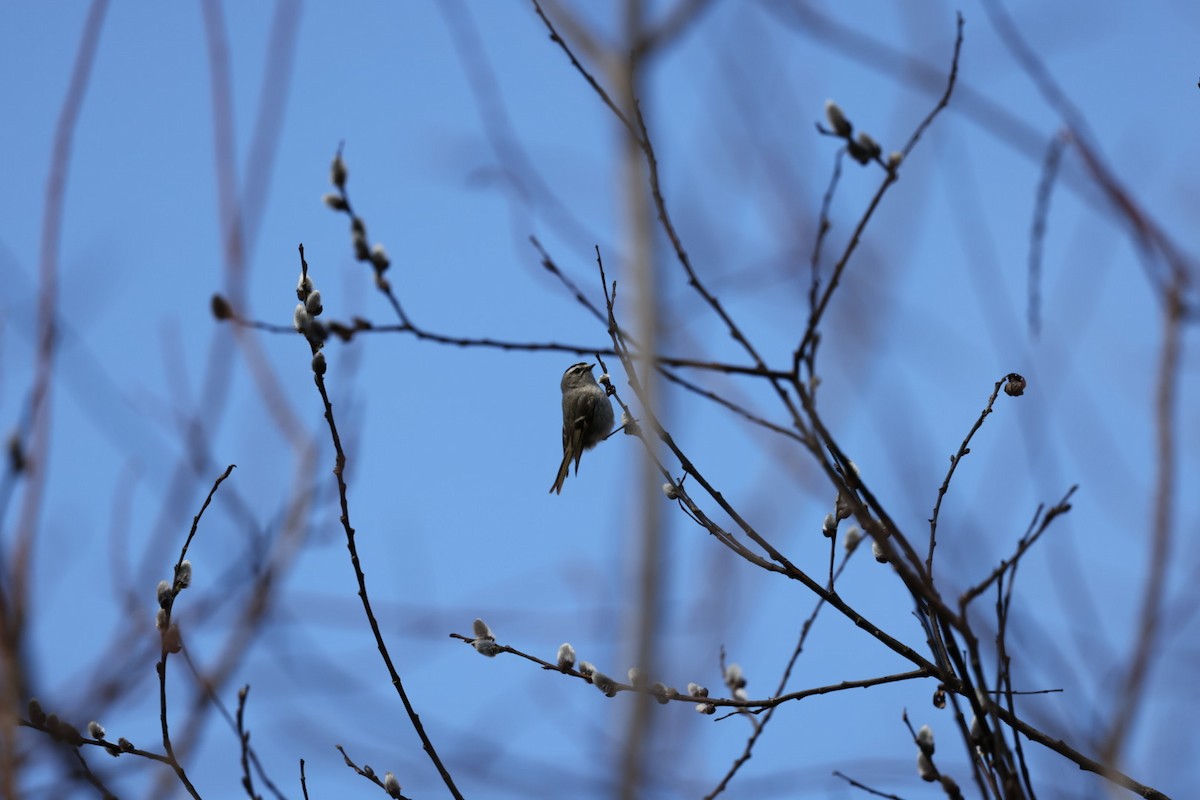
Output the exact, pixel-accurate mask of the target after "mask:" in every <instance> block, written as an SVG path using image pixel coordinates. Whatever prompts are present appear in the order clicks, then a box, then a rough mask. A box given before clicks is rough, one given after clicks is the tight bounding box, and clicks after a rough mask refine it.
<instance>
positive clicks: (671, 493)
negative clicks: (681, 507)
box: [662, 483, 679, 500]
mask: <svg viewBox="0 0 1200 800" xmlns="http://www.w3.org/2000/svg"><path fill="white" fill-rule="evenodd" d="M662 493H663V494H664V495H666V496H667V499H668V500H678V499H679V490H678V489H677V488H675V484H673V483H664V484H663V485H662Z"/></svg>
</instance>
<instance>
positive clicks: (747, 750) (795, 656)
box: [704, 550, 854, 800]
mask: <svg viewBox="0 0 1200 800" xmlns="http://www.w3.org/2000/svg"><path fill="white" fill-rule="evenodd" d="M853 554H854V551H853V550H851V551H849V552H847V553H846V555H845V557H844V558H843V559H842V563H841V565H840V566H839V567H838V570H837V575H841V574H842V570H843V569H845V568H846V564H847V563H848V562H849V561H850V556H851V555H853ZM832 583H833V582H832V581H830V589H831V590H832V588H833V587H832ZM824 606H825V600H824V598H818V599H817V602H816V605H814V606H813V610H812V613H811V614H809V615H808V619H806V620H804V624H803V625H801V626H800V636H799V638H798V639H797V641H796V646H795V647H794V648H792V655H791V658H789V659H788V663H787V666H786V667H784V669H783V674H782V675H781V676H780V678H779V684H778V686H777V688H776V689H775V694H776V695H780V694H783V690H784V687H786V686H787V682H788V680H789V679H790V678H791V676H792V669H793V667H795V666H796V661H797V660H799V658H800V653H802V652H803V651H804V643H805V641H807V639H808V632H809V631H810V630H812V626H813V623H814V622H816V619H817V614H819V613H820V612H821V609H822V608H823V607H824ZM774 714H775V707H772V708H768V709H767V710H766V712H765V713H764V714H763V716H762V719H759V720H755V721H754V732H753V733H751V734H750V738H749V739H747V740H746V746H745V747H744V748H742V752H741V754H740V755H739V756H738V757H737V758H735V759H734V761H733V763H732V764H731V765H730V766H729V769H728V770H726V772H725V775H724V776H722V778H721V780H720V781H719V782H718V783H717V785H716V786H715V787H713V790H712V791H711V792H709V793H708V794H706V795H705V796H704V800H713V798H714V797H716V796H717V795H719V794H721V793H722V792H724V791H725V789H726V788H727V787H728V786H729V782H730V781H732V780H733V778H734V776H735V775H737V773H738V770H740V769H741V768H742V766H743V765H744V764H745V763H746V762H747V761H749V760H750V756H751V754H752V753H753V751H754V745H755V744H756V743H757V742H758V739H759V737H761V736H762V734H763V729H764V728H766V726H767V723H768V722H770V721H771V717H773V716H774Z"/></svg>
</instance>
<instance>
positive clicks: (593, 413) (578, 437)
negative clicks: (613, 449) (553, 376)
mask: <svg viewBox="0 0 1200 800" xmlns="http://www.w3.org/2000/svg"><path fill="white" fill-rule="evenodd" d="M595 366H596V365H595V364H588V363H587V362H584V361H581V362H579V363H578V364H572V365H571V366H569V367H567V371H566V372H564V373H563V376H562V382H561V383H560V384H559V385H560V387H561V388H562V403H563V457H562V464H560V465H559V467H558V476H557V477H556V478H555V479H554V485H553V486H551V487H550V491H552V492H554V493H555V494H561V493H562V487H563V481H565V480H566V479H567V473H568V472H569V471H570V468H571V462H572V461H574V462H575V474H576V475H578V474H579V459H580V457H581V456H582V455H583V451H584V450H591V449H592V448H593V447H595V446H596V445H597V444H599V443H600V442H602V441H604V438H605V437H606V436H608V434H609V433H610V432H611V431H612V429H613V410H612V405H611V404H610V403H609V401H608V393H607V392H605V391H604V389H603V388H602V387H601V386H600V384H598V383H596V378H595V376H594V375H592V368H593V367H595Z"/></svg>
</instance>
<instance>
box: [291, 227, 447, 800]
mask: <svg viewBox="0 0 1200 800" xmlns="http://www.w3.org/2000/svg"><path fill="white" fill-rule="evenodd" d="M300 268H301V271H302V274H304V275H307V274H308V262H307V261H305V259H304V245H303V244H301V245H300ZM302 302H303V301H302ZM397 310H398V309H397ZM313 381H314V383H316V386H317V391H318V392H319V393H320V395H321V402H322V403H323V404H324V406H325V421H326V423H327V424H328V426H329V437H330V439H331V441H332V442H333V449H334V468H333V474H334V476H335V477H336V478H337V489H338V503H339V504H340V506H341V512H342V513H341V516H340V517H339V520H340V522H341V523H342V530H343V531H344V532H345V534H346V549H347V550H348V551H349V552H350V564H351V566H352V567H353V568H354V577H355V580H356V581H357V582H358V596H359V599H360V600H361V601H362V607H363V613H365V614H366V616H367V622H368V624H369V625H370V627H371V634H372V635H373V636H374V637H375V646H376V648H377V649H378V650H379V655H380V657H382V658H383V663H384V665H385V666H386V667H387V671H388V676H389V677H390V678H391V681H392V685H393V686H394V687H395V688H396V694H397V695H399V697H400V702H401V703H403V704H404V710H405V712H407V714H408V719H409V722H410V723H411V724H412V726H413V729H414V730H415V731H416V733H417V736H418V737H420V739H421V744H422V746H423V747H424V749H425V753H426V754H427V755H428V756H429V759H430V761H432V762H433V765H434V767H436V768H437V771H438V774H439V775H441V777H442V782H443V783H445V784H446V788H447V789H449V790H450V794H451V795H453V796H454V797H455V798H456V800H462V795H461V794H460V793H459V791H458V787H457V786H455V785H454V779H453V778H452V777H451V776H450V772H449V771H448V770H447V769H446V767H445V765H444V764H443V763H442V760H441V758H439V757H438V754H437V750H436V749H435V748H434V746H433V742H432V740H430V738H429V735H428V734H427V733H426V732H425V726H424V725H422V724H421V718H420V716H419V715H418V714H417V712H416V709H415V708H413V705H412V702H411V701H410V700H409V698H408V692H406V691H405V690H404V682H403V681H402V680H401V679H400V674H399V673H398V672H397V671H396V667H395V665H394V664H393V663H392V656H391V653H389V652H388V647H387V643H386V642H385V641H384V639H383V633H382V632H381V631H380V629H379V622H378V621H377V620H376V619H375V612H374V611H373V610H372V608H371V598H370V595H369V594H368V593H367V579H366V575H364V574H363V570H362V564H361V562H360V561H359V557H358V546H357V545H356V544H355V541H354V534H355V531H354V527H353V526H352V525H351V524H350V502H349V499H348V496H347V487H346V451H345V450H344V449H343V448H342V439H341V436H340V435H339V434H338V429H337V422H336V420H335V419H334V416H333V403H331V402H330V400H329V392H328V391H327V389H326V387H325V376H324V374H322V373H319V372H314V373H313ZM343 755H344V754H343Z"/></svg>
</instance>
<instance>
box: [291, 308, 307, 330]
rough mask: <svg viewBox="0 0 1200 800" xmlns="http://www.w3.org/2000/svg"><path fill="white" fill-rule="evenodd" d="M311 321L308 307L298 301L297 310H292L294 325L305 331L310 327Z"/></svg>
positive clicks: (297, 328)
mask: <svg viewBox="0 0 1200 800" xmlns="http://www.w3.org/2000/svg"><path fill="white" fill-rule="evenodd" d="M310 321H311V320H310V318H309V316H308V309H306V308H305V307H304V303H297V304H296V310H295V311H293V312H292V327H293V328H295V329H296V330H297V331H299V332H300V333H304V331H305V330H307V329H308V323H309V322H310Z"/></svg>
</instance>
